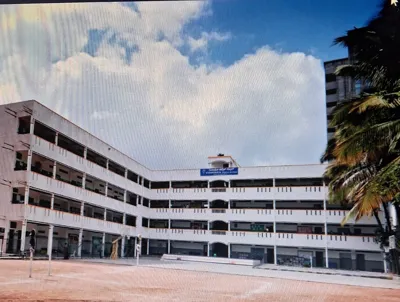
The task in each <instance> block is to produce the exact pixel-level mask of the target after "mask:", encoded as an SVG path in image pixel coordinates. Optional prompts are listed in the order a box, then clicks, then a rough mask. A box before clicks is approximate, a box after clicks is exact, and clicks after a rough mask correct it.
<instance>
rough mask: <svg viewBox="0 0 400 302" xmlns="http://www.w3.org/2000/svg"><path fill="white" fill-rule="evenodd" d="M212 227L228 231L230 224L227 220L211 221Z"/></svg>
mask: <svg viewBox="0 0 400 302" xmlns="http://www.w3.org/2000/svg"><path fill="white" fill-rule="evenodd" d="M210 229H211V230H213V231H227V230H228V224H227V223H226V222H225V221H221V220H216V221H213V222H211V223H210Z"/></svg>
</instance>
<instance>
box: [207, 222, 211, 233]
mask: <svg viewBox="0 0 400 302" xmlns="http://www.w3.org/2000/svg"><path fill="white" fill-rule="evenodd" d="M207 230H208V231H209V230H210V221H207Z"/></svg>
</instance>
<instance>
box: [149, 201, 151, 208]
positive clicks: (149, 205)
mask: <svg viewBox="0 0 400 302" xmlns="http://www.w3.org/2000/svg"><path fill="white" fill-rule="evenodd" d="M149 208H151V200H150V199H149Z"/></svg>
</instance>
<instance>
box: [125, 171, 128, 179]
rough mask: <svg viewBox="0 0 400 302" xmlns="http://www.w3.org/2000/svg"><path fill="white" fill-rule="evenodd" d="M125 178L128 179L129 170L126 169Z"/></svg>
mask: <svg viewBox="0 0 400 302" xmlns="http://www.w3.org/2000/svg"><path fill="white" fill-rule="evenodd" d="M124 177H125V178H128V169H125V171H124Z"/></svg>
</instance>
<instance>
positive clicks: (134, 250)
mask: <svg viewBox="0 0 400 302" xmlns="http://www.w3.org/2000/svg"><path fill="white" fill-rule="evenodd" d="M137 242H138V240H137V237H135V246H134V249H133V256H134V257H135V258H136V246H137Z"/></svg>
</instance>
